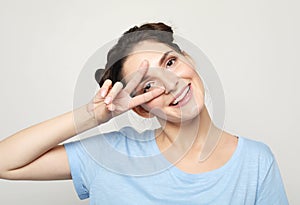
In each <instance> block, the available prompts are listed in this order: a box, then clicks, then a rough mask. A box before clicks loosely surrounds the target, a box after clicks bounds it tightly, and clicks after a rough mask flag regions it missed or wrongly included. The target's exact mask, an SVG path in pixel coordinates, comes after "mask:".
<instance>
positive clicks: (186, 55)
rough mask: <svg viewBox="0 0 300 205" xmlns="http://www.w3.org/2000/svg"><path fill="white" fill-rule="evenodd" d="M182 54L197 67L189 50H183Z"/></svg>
mask: <svg viewBox="0 0 300 205" xmlns="http://www.w3.org/2000/svg"><path fill="white" fill-rule="evenodd" d="M182 54H183V56H184V57H185V58H186V59H187V60H188V62H189V63H190V64H191V65H192V66H193V67H196V63H195V61H194V60H193V59H192V57H191V56H190V55H189V54H188V53H187V52H185V51H182Z"/></svg>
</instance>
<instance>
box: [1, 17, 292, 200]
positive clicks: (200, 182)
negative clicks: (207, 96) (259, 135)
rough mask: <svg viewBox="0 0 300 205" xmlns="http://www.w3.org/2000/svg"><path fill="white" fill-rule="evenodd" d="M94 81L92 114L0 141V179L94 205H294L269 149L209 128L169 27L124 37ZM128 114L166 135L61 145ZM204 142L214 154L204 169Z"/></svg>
mask: <svg viewBox="0 0 300 205" xmlns="http://www.w3.org/2000/svg"><path fill="white" fill-rule="evenodd" d="M96 79H97V81H98V83H99V85H100V90H99V92H98V93H97V94H96V96H95V97H94V99H93V100H92V101H91V102H90V103H88V104H87V105H85V106H83V107H81V108H78V109H77V110H75V111H73V112H68V113H65V114H63V115H61V116H58V117H56V118H54V119H50V120H48V121H45V122H42V123H40V124H37V125H35V126H33V127H30V128H27V129H25V130H22V131H20V132H18V133H16V134H14V135H13V136H11V137H8V138H7V139H5V140H3V141H1V143H0V164H1V167H0V177H1V178H4V179H30V180H32V179H33V180H54V179H73V182H74V185H75V188H76V191H77V193H78V195H79V197H80V198H81V199H84V198H88V197H90V203H91V204H222V205H224V204H238V205H240V204H280V205H283V204H288V202H287V198H286V194H285V191H284V188H283V184H282V180H281V176H280V173H279V170H278V167H277V164H276V161H275V159H274V156H273V154H272V153H271V151H270V149H269V148H268V147H267V146H266V145H264V144H262V143H260V142H255V141H252V140H249V139H245V138H243V137H237V136H233V135H232V134H230V133H227V132H225V131H223V130H221V129H219V128H218V127H216V126H214V125H213V123H212V121H211V119H210V116H209V114H208V111H207V109H206V107H205V105H204V86H203V83H202V81H201V79H200V77H199V76H198V75H197V72H196V71H195V69H194V67H193V61H192V60H191V58H190V57H189V56H188V55H187V54H186V53H185V52H183V51H182V50H181V49H180V48H179V46H178V45H177V44H175V43H174V42H173V31H172V29H171V28H170V27H169V26H167V25H165V24H163V23H149V24H144V25H142V26H140V27H136V26H135V27H133V28H131V29H130V30H129V31H127V32H125V33H124V35H123V36H122V37H121V38H120V39H119V41H118V42H117V44H116V45H115V46H114V47H113V48H112V49H111V50H110V51H109V53H108V56H107V64H106V68H105V70H104V72H101V71H98V72H97V73H96ZM129 109H132V110H133V111H135V112H136V113H137V114H139V115H140V116H142V117H153V116H156V117H157V119H158V121H159V122H160V124H161V128H160V129H156V130H146V131H144V132H142V133H139V132H137V131H135V130H134V129H133V128H130V127H126V128H124V129H122V130H120V131H116V132H112V133H106V134H103V135H97V136H94V137H91V138H88V139H85V140H81V141H76V142H72V143H68V144H65V145H58V144H59V143H61V142H63V141H65V140H67V139H69V138H71V137H73V136H75V135H76V134H78V133H81V132H84V131H86V130H88V129H91V128H93V127H95V126H97V125H100V124H103V123H105V122H107V121H109V120H110V119H112V118H113V117H114V116H117V115H119V114H121V113H124V112H125V111H127V110H129ZM74 122H75V123H74ZM141 139H146V140H144V141H143V140H141ZM207 141H210V142H214V143H213V144H214V145H215V146H213V147H210V149H209V150H210V152H208V153H209V154H208V155H207V157H206V158H205V160H199V159H200V158H201V155H202V154H203V152H204V150H205V144H206V142H207ZM110 148H112V149H110ZM120 153H121V154H120ZM155 156H159V157H155Z"/></svg>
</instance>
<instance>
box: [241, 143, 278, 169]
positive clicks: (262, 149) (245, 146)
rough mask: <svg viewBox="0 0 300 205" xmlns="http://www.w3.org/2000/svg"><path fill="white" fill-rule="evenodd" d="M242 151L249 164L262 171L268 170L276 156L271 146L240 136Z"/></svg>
mask: <svg viewBox="0 0 300 205" xmlns="http://www.w3.org/2000/svg"><path fill="white" fill-rule="evenodd" d="M239 143H240V146H241V152H242V155H243V156H244V158H245V159H246V161H247V162H248V163H249V166H252V167H256V168H258V170H259V171H260V172H267V171H268V170H269V169H270V167H271V166H272V165H273V163H274V161H275V158H274V155H273V153H272V151H271V149H270V147H269V146H268V145H267V144H265V143H263V142H260V141H256V140H253V139H249V138H245V137H239Z"/></svg>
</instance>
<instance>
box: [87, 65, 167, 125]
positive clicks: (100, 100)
mask: <svg viewBox="0 0 300 205" xmlns="http://www.w3.org/2000/svg"><path fill="white" fill-rule="evenodd" d="M148 67H149V64H148V61H146V60H145V61H143V62H142V64H141V65H140V68H139V69H138V71H137V72H136V73H135V74H134V75H133V76H132V77H131V78H130V79H129V81H128V83H127V85H126V86H125V87H124V88H123V84H122V83H121V82H116V83H115V84H114V86H112V81H111V80H106V81H105V82H104V83H103V85H102V87H101V88H100V90H99V91H98V93H97V94H96V95H95V97H94V99H93V100H92V101H91V102H90V103H89V104H88V110H89V112H91V113H93V115H94V117H95V119H96V120H97V122H98V123H99V124H101V123H104V122H107V121H108V120H110V119H111V118H112V117H115V116H117V115H120V114H122V113H123V112H126V111H127V110H129V109H131V108H134V107H136V106H138V105H141V104H143V103H146V102H148V101H150V100H152V99H154V98H156V97H158V96H159V95H161V94H162V93H163V92H164V89H163V88H155V89H153V90H152V91H150V92H147V93H144V94H141V95H137V96H135V97H132V96H131V93H132V92H133V91H135V90H136V88H137V87H138V85H139V84H140V82H141V80H142V79H143V77H144V76H145V74H146V73H147V71H148Z"/></svg>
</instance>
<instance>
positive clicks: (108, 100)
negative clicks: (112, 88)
mask: <svg viewBox="0 0 300 205" xmlns="http://www.w3.org/2000/svg"><path fill="white" fill-rule="evenodd" d="M110 101H111V97H110V96H108V97H106V98H105V100H104V103H105V104H109V103H110Z"/></svg>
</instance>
